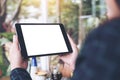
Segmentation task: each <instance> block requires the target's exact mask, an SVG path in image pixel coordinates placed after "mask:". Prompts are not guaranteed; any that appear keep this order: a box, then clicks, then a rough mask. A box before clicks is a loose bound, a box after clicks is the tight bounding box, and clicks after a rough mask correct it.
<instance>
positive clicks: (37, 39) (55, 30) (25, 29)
mask: <svg viewBox="0 0 120 80" xmlns="http://www.w3.org/2000/svg"><path fill="white" fill-rule="evenodd" d="M21 29H22V33H23V37H24V42H25V46H26V50H27V53H28V56H33V55H41V54H49V53H60V52H68V48H67V45H66V43H65V40H64V37H63V35H62V32H61V29H60V26H59V25H21Z"/></svg>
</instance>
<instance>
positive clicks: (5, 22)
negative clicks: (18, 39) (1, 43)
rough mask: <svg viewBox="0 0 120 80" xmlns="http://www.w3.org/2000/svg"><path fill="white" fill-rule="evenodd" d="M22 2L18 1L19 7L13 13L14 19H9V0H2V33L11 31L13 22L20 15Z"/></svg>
mask: <svg viewBox="0 0 120 80" xmlns="http://www.w3.org/2000/svg"><path fill="white" fill-rule="evenodd" d="M13 1H15V0H13ZM21 2H22V0H19V1H17V3H18V5H17V7H16V9H15V10H14V11H13V13H12V14H13V15H12V17H11V18H10V19H9V18H8V14H7V10H8V9H7V0H0V32H5V31H7V32H9V31H10V28H11V22H12V21H15V20H16V19H17V18H18V15H19V13H20V8H21Z"/></svg>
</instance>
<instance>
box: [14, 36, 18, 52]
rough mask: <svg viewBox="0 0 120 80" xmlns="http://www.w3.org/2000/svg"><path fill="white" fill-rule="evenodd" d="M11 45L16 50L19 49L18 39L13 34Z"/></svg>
mask: <svg viewBox="0 0 120 80" xmlns="http://www.w3.org/2000/svg"><path fill="white" fill-rule="evenodd" d="M13 47H14V48H16V49H17V50H19V47H18V39H17V36H16V35H13Z"/></svg>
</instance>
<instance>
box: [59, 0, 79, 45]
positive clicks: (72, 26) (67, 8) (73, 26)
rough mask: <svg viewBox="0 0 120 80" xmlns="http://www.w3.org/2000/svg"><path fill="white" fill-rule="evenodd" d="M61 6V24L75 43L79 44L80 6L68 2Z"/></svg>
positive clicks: (68, 0)
mask: <svg viewBox="0 0 120 80" xmlns="http://www.w3.org/2000/svg"><path fill="white" fill-rule="evenodd" d="M60 6H61V9H60V11H61V17H60V18H61V22H62V23H63V24H64V25H65V28H66V30H67V31H68V33H69V34H70V35H71V37H73V39H74V40H75V42H76V43H78V30H79V29H78V26H79V5H78V4H77V3H73V2H72V1H70V0H67V1H63V3H61V4H60Z"/></svg>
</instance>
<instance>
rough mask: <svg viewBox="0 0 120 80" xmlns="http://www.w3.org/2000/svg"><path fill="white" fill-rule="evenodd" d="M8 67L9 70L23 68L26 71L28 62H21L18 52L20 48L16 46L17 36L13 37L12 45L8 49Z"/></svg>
mask: <svg viewBox="0 0 120 80" xmlns="http://www.w3.org/2000/svg"><path fill="white" fill-rule="evenodd" d="M9 57H10V65H11V70H13V69H15V68H23V69H27V66H28V61H27V60H26V61H25V60H23V58H22V56H21V52H20V48H19V46H18V39H17V36H15V35H14V36H13V44H12V46H11V48H10V53H9Z"/></svg>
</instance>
